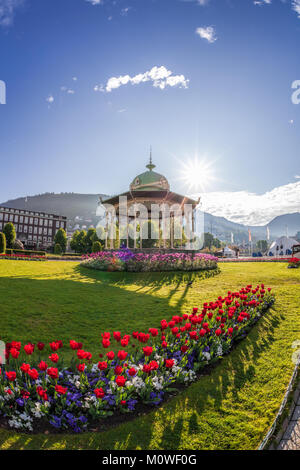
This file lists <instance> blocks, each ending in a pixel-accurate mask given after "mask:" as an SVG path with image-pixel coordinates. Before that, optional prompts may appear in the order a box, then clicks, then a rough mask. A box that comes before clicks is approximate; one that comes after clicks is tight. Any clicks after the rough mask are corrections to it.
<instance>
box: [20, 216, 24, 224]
mask: <svg viewBox="0 0 300 470" xmlns="http://www.w3.org/2000/svg"><path fill="white" fill-rule="evenodd" d="M23 220H24V217H23V215H20V222H21V224H22V223H23Z"/></svg>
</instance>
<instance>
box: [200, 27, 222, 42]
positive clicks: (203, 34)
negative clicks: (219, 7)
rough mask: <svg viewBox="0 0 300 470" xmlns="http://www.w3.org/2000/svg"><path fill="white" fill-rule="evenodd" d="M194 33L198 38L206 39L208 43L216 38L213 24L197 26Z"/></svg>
mask: <svg viewBox="0 0 300 470" xmlns="http://www.w3.org/2000/svg"><path fill="white" fill-rule="evenodd" d="M196 34H198V35H199V36H200V38H202V39H206V40H207V41H208V42H210V43H213V42H215V41H216V40H217V39H218V38H217V36H216V31H215V29H214V27H213V26H206V27H200V28H197V29H196Z"/></svg>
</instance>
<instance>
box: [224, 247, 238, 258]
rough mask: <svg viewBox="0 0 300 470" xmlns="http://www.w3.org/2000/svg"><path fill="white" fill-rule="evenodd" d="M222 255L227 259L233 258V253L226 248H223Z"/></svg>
mask: <svg viewBox="0 0 300 470" xmlns="http://www.w3.org/2000/svg"><path fill="white" fill-rule="evenodd" d="M223 255H224V256H226V257H227V258H232V257H234V256H235V252H234V251H233V250H231V249H230V248H229V247H228V246H225V248H223Z"/></svg>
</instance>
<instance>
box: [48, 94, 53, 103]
mask: <svg viewBox="0 0 300 470" xmlns="http://www.w3.org/2000/svg"><path fill="white" fill-rule="evenodd" d="M46 101H47V103H49V104H52V103H54V96H52V95H49V96H48V97H47V98H46Z"/></svg>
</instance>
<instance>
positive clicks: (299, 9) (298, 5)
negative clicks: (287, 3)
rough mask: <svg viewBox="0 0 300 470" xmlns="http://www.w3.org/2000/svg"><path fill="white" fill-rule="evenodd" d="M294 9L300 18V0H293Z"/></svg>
mask: <svg viewBox="0 0 300 470" xmlns="http://www.w3.org/2000/svg"><path fill="white" fill-rule="evenodd" d="M292 9H293V10H294V11H295V12H296V13H297V14H298V18H300V0H292Z"/></svg>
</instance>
